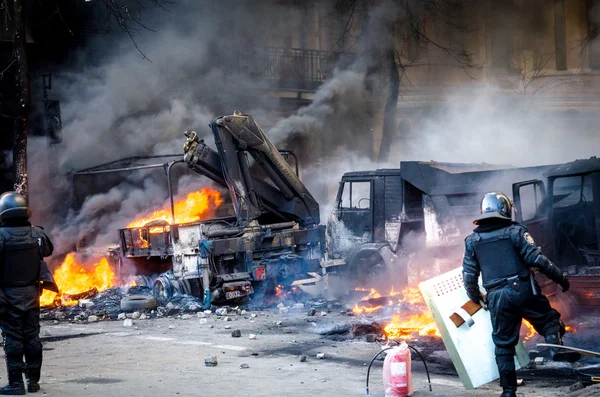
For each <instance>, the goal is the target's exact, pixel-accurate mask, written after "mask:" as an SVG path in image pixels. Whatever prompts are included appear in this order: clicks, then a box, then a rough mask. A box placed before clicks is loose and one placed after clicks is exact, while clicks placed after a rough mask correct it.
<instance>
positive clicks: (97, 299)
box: [41, 286, 205, 321]
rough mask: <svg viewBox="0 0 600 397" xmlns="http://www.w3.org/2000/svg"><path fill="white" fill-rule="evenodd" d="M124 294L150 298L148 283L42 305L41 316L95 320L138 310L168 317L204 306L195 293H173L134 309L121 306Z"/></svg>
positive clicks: (154, 315)
mask: <svg viewBox="0 0 600 397" xmlns="http://www.w3.org/2000/svg"><path fill="white" fill-rule="evenodd" d="M127 297H130V298H132V297H135V298H138V299H139V301H140V302H150V301H153V296H152V290H151V289H150V288H148V287H142V286H135V287H128V288H123V287H113V288H109V289H107V290H105V291H102V292H100V293H97V294H95V295H93V296H91V297H89V299H80V300H79V302H78V304H77V305H73V306H53V307H44V308H42V310H41V319H42V320H59V321H98V320H118V319H121V317H122V316H123V312H124V311H134V310H135V311H137V312H139V313H141V314H143V315H144V316H145V318H158V317H169V316H174V315H178V314H182V313H196V312H199V311H202V310H204V309H205V307H204V304H203V303H202V302H201V301H200V300H199V299H198V298H196V297H193V296H190V295H184V294H175V295H174V296H173V297H172V298H171V299H170V300H169V301H168V302H166V304H164V305H157V304H154V305H144V304H138V306H137V307H135V309H132V310H123V307H122V300H123V298H127Z"/></svg>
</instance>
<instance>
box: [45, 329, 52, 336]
mask: <svg viewBox="0 0 600 397" xmlns="http://www.w3.org/2000/svg"><path fill="white" fill-rule="evenodd" d="M44 336H52V334H51V333H50V331H48V330H47V329H45V330H44Z"/></svg>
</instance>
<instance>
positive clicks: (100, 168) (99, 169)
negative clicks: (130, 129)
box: [73, 154, 183, 223]
mask: <svg viewBox="0 0 600 397" xmlns="http://www.w3.org/2000/svg"><path fill="white" fill-rule="evenodd" d="M181 156H182V155H181V154H158V155H153V156H132V157H125V158H123V159H119V160H114V161H109V162H108V163H104V164H100V165H97V166H94V167H90V168H85V169H83V170H80V171H77V172H75V173H74V174H73V179H75V177H76V176H83V175H98V174H112V173H115V172H130V171H139V170H148V169H153V168H163V169H164V170H165V174H166V175H167V188H168V191H169V200H170V204H171V221H172V223H175V200H174V198H173V184H172V180H171V169H172V168H173V166H174V165H175V164H177V163H183V160H173V161H170V162H168V163H160V164H146V165H138V166H130V167H120V168H105V167H108V166H111V165H114V164H119V163H125V162H131V161H139V160H150V159H159V158H170V157H181Z"/></svg>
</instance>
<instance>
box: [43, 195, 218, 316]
mask: <svg viewBox="0 0 600 397" xmlns="http://www.w3.org/2000/svg"><path fill="white" fill-rule="evenodd" d="M222 203H223V200H222V199H221V193H220V192H219V191H218V190H215V189H212V188H208V187H205V188H202V189H201V190H200V191H197V192H192V193H189V194H188V195H187V196H186V198H185V199H183V200H180V201H177V202H176V203H175V220H176V221H177V222H179V223H188V222H196V221H199V220H201V219H203V218H204V217H205V216H206V215H208V214H209V211H210V210H211V209H212V208H214V207H218V206H220V205H221V204H222ZM158 220H162V221H165V222H166V223H167V224H168V223H170V222H171V210H170V207H169V206H166V207H165V208H163V209H160V210H157V211H154V212H153V213H151V214H149V215H145V216H143V217H140V218H137V219H135V220H134V221H132V222H130V223H129V225H128V226H127V227H142V226H145V225H147V224H149V223H151V222H154V221H158ZM169 229H170V227H169V226H168V225H165V226H157V227H152V228H150V230H149V231H150V233H160V232H163V231H169ZM141 237H142V236H141V234H140V238H141ZM142 241H145V240H144V239H143V238H142ZM145 243H146V244H147V241H145ZM117 278H118V277H117V275H116V272H115V269H114V268H113V267H112V266H111V265H110V263H109V261H108V260H107V259H106V258H102V259H100V260H99V261H96V262H93V263H81V262H78V261H77V259H76V256H75V254H74V253H70V254H68V255H67V256H66V257H65V259H64V261H63V263H62V264H61V265H60V267H58V268H57V269H56V270H55V271H54V280H55V281H56V284H57V285H58V289H59V290H60V295H58V294H56V293H54V292H51V291H47V290H45V291H44V293H43V294H42V296H41V297H40V304H41V305H42V306H50V305H55V304H62V305H65V306H69V305H75V304H77V301H78V299H81V298H82V294H83V295H86V294H89V295H93V294H94V293H96V292H100V291H103V290H105V289H107V288H110V287H113V286H115V285H118V284H119V280H118V279H117Z"/></svg>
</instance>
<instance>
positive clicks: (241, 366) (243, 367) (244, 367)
mask: <svg viewBox="0 0 600 397" xmlns="http://www.w3.org/2000/svg"><path fill="white" fill-rule="evenodd" d="M240 368H241V369H247V368H250V366H249V365H248V364H241V365H240Z"/></svg>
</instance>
